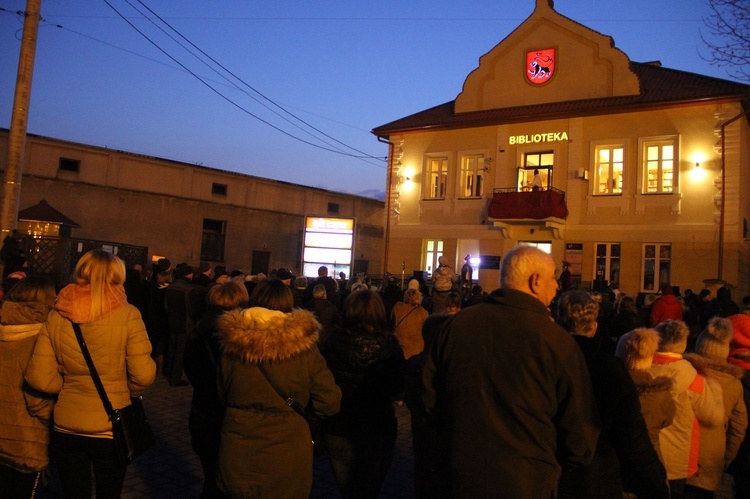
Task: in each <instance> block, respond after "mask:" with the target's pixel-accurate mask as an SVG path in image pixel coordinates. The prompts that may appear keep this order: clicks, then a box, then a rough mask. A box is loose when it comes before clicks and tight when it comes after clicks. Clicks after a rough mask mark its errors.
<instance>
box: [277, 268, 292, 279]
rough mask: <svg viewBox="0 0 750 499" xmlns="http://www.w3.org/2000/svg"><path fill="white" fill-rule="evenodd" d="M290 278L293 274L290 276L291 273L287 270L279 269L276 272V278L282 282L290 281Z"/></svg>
mask: <svg viewBox="0 0 750 499" xmlns="http://www.w3.org/2000/svg"><path fill="white" fill-rule="evenodd" d="M292 277H294V274H292V271H291V270H289V269H279V270H277V271H276V278H277V279H280V280H282V281H285V280H286V279H291V278H292Z"/></svg>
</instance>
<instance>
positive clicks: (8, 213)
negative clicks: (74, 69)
mask: <svg viewBox="0 0 750 499" xmlns="http://www.w3.org/2000/svg"><path fill="white" fill-rule="evenodd" d="M41 9H42V0H26V11H25V12H24V22H23V38H22V39H21V54H20V56H19V58H18V76H17V77H16V94H15V97H14V99H13V114H12V115H11V119H10V135H9V137H8V162H7V164H6V165H5V179H4V182H3V191H2V203H1V204H0V239H5V237H6V236H8V235H9V234H10V232H11V231H12V230H13V229H15V228H16V224H17V221H18V220H17V218H18V202H19V200H20V197H21V176H22V174H23V163H22V161H23V153H24V149H25V148H26V129H27V127H28V122H29V102H30V101H31V79H32V75H33V73H34V56H35V54H36V39H37V34H38V32H39V19H40V14H41Z"/></svg>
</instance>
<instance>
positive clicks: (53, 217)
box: [18, 199, 80, 227]
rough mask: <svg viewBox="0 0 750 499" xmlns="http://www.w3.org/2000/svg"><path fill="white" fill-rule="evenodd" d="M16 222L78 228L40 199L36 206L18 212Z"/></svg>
mask: <svg viewBox="0 0 750 499" xmlns="http://www.w3.org/2000/svg"><path fill="white" fill-rule="evenodd" d="M18 220H25V221H33V222H53V223H56V224H61V225H68V226H70V227H80V225H78V224H77V223H75V222H74V221H73V220H71V219H70V218H68V217H66V216H65V215H63V214H62V213H60V212H59V211H57V210H56V209H54V208H53V207H52V206H50V205H49V203H47V200H45V199H42V200H41V201H39V203H38V204H35V205H34V206H29V207H28V208H26V209H24V210H20V211H19V212H18Z"/></svg>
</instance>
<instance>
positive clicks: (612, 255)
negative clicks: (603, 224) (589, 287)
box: [594, 243, 620, 284]
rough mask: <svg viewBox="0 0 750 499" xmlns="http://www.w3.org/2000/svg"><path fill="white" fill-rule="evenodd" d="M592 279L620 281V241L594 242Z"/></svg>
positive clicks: (610, 281) (610, 282)
mask: <svg viewBox="0 0 750 499" xmlns="http://www.w3.org/2000/svg"><path fill="white" fill-rule="evenodd" d="M594 269H595V272H596V273H595V274H594V280H595V281H596V280H599V281H601V280H605V281H607V283H608V284H612V283H615V284H619V283H620V243H596V262H595V265H594Z"/></svg>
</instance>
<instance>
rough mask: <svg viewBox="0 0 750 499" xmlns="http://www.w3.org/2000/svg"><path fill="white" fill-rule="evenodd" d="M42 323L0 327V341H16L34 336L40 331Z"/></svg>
mask: <svg viewBox="0 0 750 499" xmlns="http://www.w3.org/2000/svg"><path fill="white" fill-rule="evenodd" d="M42 325H43V324H42V323H41V322H39V323H36V324H18V325H15V326H6V325H0V341H7V342H10V341H18V340H22V339H24V338H28V337H30V336H36V335H37V334H39V331H41V330H42Z"/></svg>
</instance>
